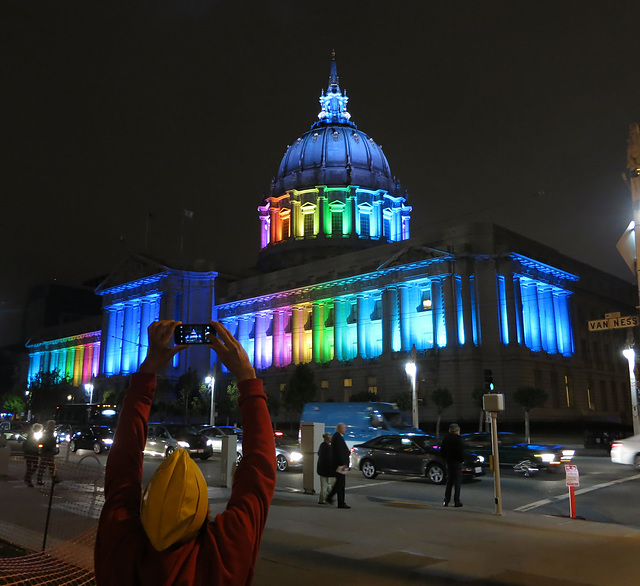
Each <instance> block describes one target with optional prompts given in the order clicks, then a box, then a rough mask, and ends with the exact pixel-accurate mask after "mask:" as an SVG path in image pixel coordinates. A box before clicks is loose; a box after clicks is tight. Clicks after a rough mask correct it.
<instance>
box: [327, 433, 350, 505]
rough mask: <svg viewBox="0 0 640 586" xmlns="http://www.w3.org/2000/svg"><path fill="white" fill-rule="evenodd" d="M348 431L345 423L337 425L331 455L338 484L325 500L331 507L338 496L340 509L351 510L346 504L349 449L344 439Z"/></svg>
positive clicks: (332, 440)
mask: <svg viewBox="0 0 640 586" xmlns="http://www.w3.org/2000/svg"><path fill="white" fill-rule="evenodd" d="M346 431H347V426H346V425H345V424H344V423H338V425H336V432H335V433H334V434H333V437H332V438H331V455H332V457H333V469H334V470H335V471H336V482H335V484H334V485H333V488H332V489H331V492H330V493H329V494H328V495H327V498H326V499H325V500H326V501H327V502H328V503H329V504H330V505H332V504H333V496H334V495H336V494H337V495H338V508H339V509H350V508H351V507H350V506H349V505H348V504H347V503H346V502H345V491H346V486H347V478H346V476H347V472H348V470H349V448H348V447H347V443H346V442H345V441H344V437H342V436H343V435H344V434H345V432H346Z"/></svg>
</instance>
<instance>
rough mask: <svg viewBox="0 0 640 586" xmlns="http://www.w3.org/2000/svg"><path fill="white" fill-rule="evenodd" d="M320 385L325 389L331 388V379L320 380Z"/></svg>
mask: <svg viewBox="0 0 640 586" xmlns="http://www.w3.org/2000/svg"><path fill="white" fill-rule="evenodd" d="M320 386H321V387H322V388H323V389H328V388H329V381H328V380H323V381H321V382H320Z"/></svg>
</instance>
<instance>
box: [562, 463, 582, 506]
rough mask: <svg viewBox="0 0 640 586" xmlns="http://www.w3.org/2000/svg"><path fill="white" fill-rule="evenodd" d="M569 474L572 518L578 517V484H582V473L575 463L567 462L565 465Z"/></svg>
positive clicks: (568, 483)
mask: <svg viewBox="0 0 640 586" xmlns="http://www.w3.org/2000/svg"><path fill="white" fill-rule="evenodd" d="M564 470H565V473H566V475H567V486H568V487H569V514H570V516H571V518H572V519H575V518H576V493H575V490H576V486H580V473H579V472H578V467H577V466H576V465H575V464H567V465H565V467H564Z"/></svg>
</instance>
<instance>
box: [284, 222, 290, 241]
mask: <svg viewBox="0 0 640 586" xmlns="http://www.w3.org/2000/svg"><path fill="white" fill-rule="evenodd" d="M290 230H291V220H290V218H289V217H286V218H282V239H283V240H286V239H287V238H289V236H290Z"/></svg>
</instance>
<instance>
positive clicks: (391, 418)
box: [300, 403, 422, 449]
mask: <svg viewBox="0 0 640 586" xmlns="http://www.w3.org/2000/svg"><path fill="white" fill-rule="evenodd" d="M311 422H314V423H324V429H325V432H326V433H334V432H335V430H336V425H338V423H344V424H345V425H346V426H347V430H346V432H345V434H344V440H345V442H346V444H347V446H348V447H349V449H351V448H352V447H353V446H354V445H355V444H361V443H363V442H366V441H367V440H370V439H371V438H374V437H377V436H379V435H389V434H411V433H422V432H421V431H420V430H419V429H417V428H415V427H413V425H411V423H410V422H409V420H408V419H407V418H406V417H405V415H404V413H403V412H402V411H400V409H398V407H397V406H396V405H395V404H393V403H307V404H306V405H305V406H304V409H303V410H302V417H301V418H300V423H311Z"/></svg>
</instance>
